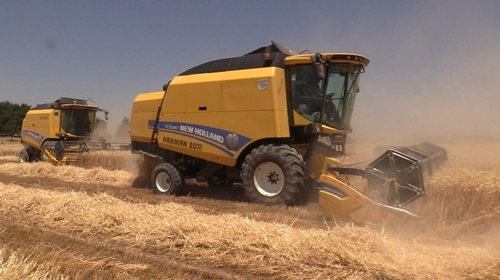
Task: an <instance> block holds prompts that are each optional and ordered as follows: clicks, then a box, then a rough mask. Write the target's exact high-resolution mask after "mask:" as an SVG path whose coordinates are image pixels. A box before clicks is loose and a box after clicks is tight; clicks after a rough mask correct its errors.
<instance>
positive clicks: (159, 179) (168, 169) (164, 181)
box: [151, 163, 184, 195]
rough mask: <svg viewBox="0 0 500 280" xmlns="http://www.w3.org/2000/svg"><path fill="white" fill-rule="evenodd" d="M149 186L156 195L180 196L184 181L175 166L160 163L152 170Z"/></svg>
mask: <svg viewBox="0 0 500 280" xmlns="http://www.w3.org/2000/svg"><path fill="white" fill-rule="evenodd" d="M151 186H153V191H154V192H155V193H157V194H165V195H180V194H182V192H183V191H184V179H183V176H182V174H181V173H180V172H179V170H178V169H177V168H176V167H175V166H173V165H172V164H170V163H162V164H159V165H157V166H156V167H155V168H154V169H153V173H152V174H151Z"/></svg>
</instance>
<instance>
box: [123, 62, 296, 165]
mask: <svg viewBox="0 0 500 280" xmlns="http://www.w3.org/2000/svg"><path fill="white" fill-rule="evenodd" d="M283 72H284V70H283V69H280V68H277V67H268V68H259V69H250V70H239V71H228V72H220V73H212V74H199V75H187V76H177V77H175V78H174V79H173V80H172V81H171V82H170V84H169V86H168V90H167V92H166V95H165V98H164V99H163V92H153V93H145V94H139V95H138V96H137V97H136V99H135V100H134V105H133V107H132V114H133V115H134V118H132V121H131V129H130V135H131V138H132V141H141V142H144V141H146V142H149V140H150V138H151V135H152V129H153V127H152V126H151V123H148V122H150V121H152V120H155V118H156V114H157V110H158V107H159V106H160V104H161V107H162V111H161V113H160V118H159V119H160V126H159V134H158V144H159V146H160V147H161V148H163V149H168V150H172V151H175V152H180V153H183V154H186V155H190V156H194V157H197V158H202V159H205V160H208V161H215V162H219V163H221V164H224V165H227V166H234V165H235V164H236V160H237V157H238V155H239V153H240V152H241V151H242V150H243V149H244V148H245V147H246V146H247V145H249V144H250V143H252V142H253V141H257V140H259V139H265V138H286V137H289V136H290V131H289V125H288V111H287V110H288V107H287V96H286V90H285V81H284V73H283ZM259 87H260V88H259ZM162 100H163V104H162V103H161V102H162ZM167 120H168V121H167ZM221 124H222V125H221ZM230 134H232V135H236V136H237V137H238V139H239V145H237V146H236V147H228V146H227V145H225V144H224V142H226V141H225V140H226V139H225V138H227V137H228V135H230ZM221 137H222V138H221Z"/></svg>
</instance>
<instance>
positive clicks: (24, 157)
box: [19, 149, 31, 162]
mask: <svg viewBox="0 0 500 280" xmlns="http://www.w3.org/2000/svg"><path fill="white" fill-rule="evenodd" d="M19 162H31V156H30V153H29V152H28V150H27V149H22V150H21V152H20V153H19Z"/></svg>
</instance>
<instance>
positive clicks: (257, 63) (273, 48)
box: [179, 41, 298, 76]
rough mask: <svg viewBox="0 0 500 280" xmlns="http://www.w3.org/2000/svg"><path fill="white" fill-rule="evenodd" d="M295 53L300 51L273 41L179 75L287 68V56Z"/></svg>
mask: <svg viewBox="0 0 500 280" xmlns="http://www.w3.org/2000/svg"><path fill="white" fill-rule="evenodd" d="M266 53H268V54H269V57H265V56H264V55H265V54H266ZM295 54H298V52H297V51H295V50H293V49H291V48H289V47H287V46H286V45H284V44H280V43H278V42H275V41H271V45H269V46H265V47H260V48H258V49H255V50H253V51H251V52H249V53H247V54H245V55H242V56H238V57H231V58H223V59H218V60H213V61H210V62H206V63H203V64H200V65H198V66H195V67H193V68H191V69H189V70H187V71H184V72H182V73H181V74H179V75H180V76H182V75H192V74H202V73H214V72H224V71H232V70H243V69H252V68H261V67H270V66H275V67H279V68H285V57H287V56H289V55H295Z"/></svg>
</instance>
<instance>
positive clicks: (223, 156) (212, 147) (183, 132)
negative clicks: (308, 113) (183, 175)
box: [150, 111, 275, 166]
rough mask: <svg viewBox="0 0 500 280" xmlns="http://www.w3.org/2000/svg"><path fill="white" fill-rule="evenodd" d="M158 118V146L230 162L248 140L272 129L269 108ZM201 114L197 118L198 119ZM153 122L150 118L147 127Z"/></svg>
mask: <svg viewBox="0 0 500 280" xmlns="http://www.w3.org/2000/svg"><path fill="white" fill-rule="evenodd" d="M168 117H169V118H168V120H166V119H165V118H163V119H162V121H161V122H160V126H159V130H160V132H159V134H158V144H159V146H160V147H161V148H164V149H168V150H172V151H176V152H180V153H183V154H187V155H190V156H194V157H198V158H202V159H205V160H209V161H213V162H218V163H221V164H224V165H227V166H234V165H235V164H236V159H237V157H238V155H239V154H240V152H241V151H242V150H243V149H244V148H245V147H246V146H247V145H249V144H250V143H251V142H253V141H256V140H259V139H262V138H267V137H269V136H268V135H267V134H266V132H270V131H271V132H272V131H275V127H274V122H270V121H269V120H270V119H273V117H274V113H273V111H254V112H232V113H225V114H221V113H205V114H199V113H196V114H193V113H191V114H177V115H170V116H168ZM200 117H201V119H200ZM153 124H154V122H153V121H151V122H150V128H152V125H153Z"/></svg>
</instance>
